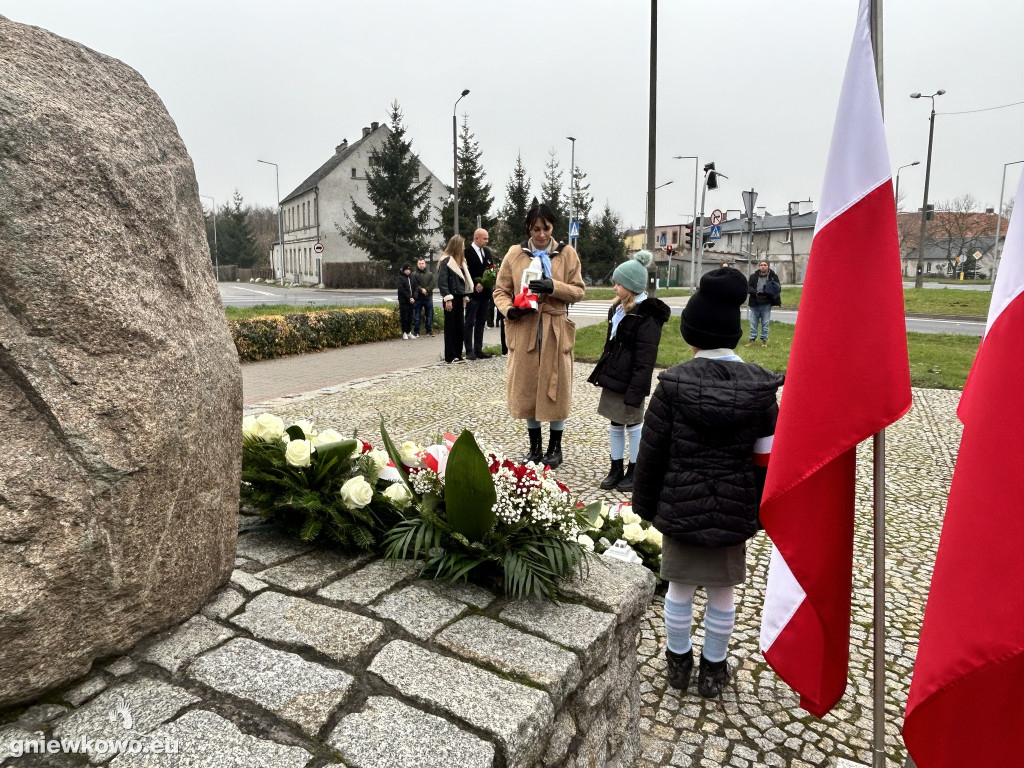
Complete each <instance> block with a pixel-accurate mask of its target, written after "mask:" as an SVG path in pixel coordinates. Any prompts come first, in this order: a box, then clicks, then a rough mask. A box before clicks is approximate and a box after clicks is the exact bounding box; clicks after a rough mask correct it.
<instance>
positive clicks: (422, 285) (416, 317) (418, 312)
mask: <svg viewBox="0 0 1024 768" xmlns="http://www.w3.org/2000/svg"><path fill="white" fill-rule="evenodd" d="M413 276H414V277H415V278H416V284H417V286H418V288H417V289H416V301H415V303H414V304H413V317H412V326H413V338H414V339H415V338H416V337H418V336H419V335H420V318H421V317H422V318H423V332H424V333H425V334H427V336H433V335H434V331H433V327H434V288H436V287H437V276H436V275H435V274H434V273H433V272H431V271H430V269H429V268H428V267H427V260H426V259H420V260H419V261H417V262H416V274H415V275H413Z"/></svg>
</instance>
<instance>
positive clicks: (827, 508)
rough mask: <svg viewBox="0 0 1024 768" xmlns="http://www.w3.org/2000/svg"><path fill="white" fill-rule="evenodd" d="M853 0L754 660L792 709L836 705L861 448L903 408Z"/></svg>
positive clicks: (891, 252)
mask: <svg viewBox="0 0 1024 768" xmlns="http://www.w3.org/2000/svg"><path fill="white" fill-rule="evenodd" d="M869 22H870V0H861V3H860V9H859V11H858V15H857V28H856V32H855V33H854V38H853V45H852V46H851V49H850V58H849V60H848V62H847V65H846V76H845V78H844V79H843V89H842V93H841V95H840V97H839V109H838V112H837V115H836V122H835V127H834V129H833V132H832V147H831V149H830V151H829V157H828V166H827V168H826V171H825V184H824V189H823V190H822V194H821V210H820V211H819V213H818V221H817V227H816V229H815V232H814V240H813V242H812V245H811V254H810V258H809V263H808V267H807V275H806V279H805V281H804V290H803V297H802V298H801V300H800V315H799V319H798V320H797V324H796V330H795V332H794V336H793V347H792V351H791V353H790V357H789V369H788V371H787V373H786V383H785V386H784V387H783V394H782V402H781V404H780V411H779V419H778V425H777V427H776V430H775V440H774V444H773V446H772V459H771V463H770V464H769V465H768V477H767V480H766V484H765V491H764V496H763V499H762V502H761V522H762V524H763V525H764V529H765V531H766V532H767V534H768V536H769V537H770V538H771V540H772V542H773V544H774V547H773V550H772V556H771V563H770V566H769V570H768V584H767V590H766V593H765V604H764V611H763V614H762V620H761V651H762V653H763V654H764V657H765V659H766V660H767V661H768V663H769V664H771V666H772V667H773V668H774V669H775V671H776V672H777V673H778V675H779V677H781V678H782V679H783V680H784V681H785V682H786V683H787V684H789V685H790V686H791V687H792V688H794V689H795V690H796V691H797V692H798V693H799V694H800V705H801V706H802V707H803V708H804V709H806V710H807V711H808V712H811V713H812V714H814V715H816V716H817V717H822V716H824V715H825V713H827V712H828V711H829V710H830V709H832V707H833V706H835V704H836V703H837V702H838V701H839V699H840V698H842V696H843V692H844V691H845V690H846V672H847V666H848V661H849V646H850V593H851V590H852V579H853V519H854V472H855V469H856V447H857V444H858V443H860V442H862V441H864V440H866V439H867V438H869V437H870V436H871V435H873V434H875V433H876V432H878V431H879V430H882V429H884V428H885V427H886V426H888V425H889V424H892V423H893V422H894V421H896V420H898V419H899V418H901V417H902V416H903V415H904V414H905V413H906V412H907V411H908V410H909V409H910V402H911V401H910V370H909V364H908V361H907V334H906V325H905V322H906V320H905V316H904V311H903V283H902V278H901V275H900V253H899V240H898V237H897V233H896V206H895V204H894V202H893V190H892V173H891V171H890V166H889V156H888V152H887V150H886V146H885V132H884V127H883V123H882V110H881V104H880V100H879V98H878V83H877V80H876V79H875V63H874V58H873V56H872V51H871V36H870V23H869Z"/></svg>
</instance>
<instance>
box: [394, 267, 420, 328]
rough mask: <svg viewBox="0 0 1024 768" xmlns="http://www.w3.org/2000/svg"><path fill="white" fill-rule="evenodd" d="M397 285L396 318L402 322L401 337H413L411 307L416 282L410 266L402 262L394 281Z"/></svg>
mask: <svg viewBox="0 0 1024 768" xmlns="http://www.w3.org/2000/svg"><path fill="white" fill-rule="evenodd" d="M395 283H396V285H397V286H398V319H399V321H400V322H401V323H402V338H403V339H415V338H417V337H416V335H415V334H414V333H413V332H412V308H413V305H414V304H415V303H416V292H417V287H418V286H417V283H416V278H415V277H413V276H412V267H410V266H409V265H408V264H403V265H402V269H401V270H400V271H399V273H398V279H397V280H396V281H395Z"/></svg>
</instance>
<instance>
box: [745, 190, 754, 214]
mask: <svg viewBox="0 0 1024 768" xmlns="http://www.w3.org/2000/svg"><path fill="white" fill-rule="evenodd" d="M756 202H757V192H755V191H754V190H750V191H749V192H747V191H744V192H743V210H744V212H745V213H746V214H747V218H748V219H749V218H752V217H753V215H754V203H756Z"/></svg>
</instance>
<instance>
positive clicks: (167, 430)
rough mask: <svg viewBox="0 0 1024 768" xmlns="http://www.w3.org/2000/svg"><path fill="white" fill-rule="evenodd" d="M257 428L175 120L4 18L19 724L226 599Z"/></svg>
mask: <svg viewBox="0 0 1024 768" xmlns="http://www.w3.org/2000/svg"><path fill="white" fill-rule="evenodd" d="M240 423H241V373H240V369H239V365H238V357H237V354H236V352H235V348H234V346H233V344H232V341H231V337H230V335H229V333H228V328H227V324H226V322H225V319H224V314H223V310H222V308H221V303H220V299H219V297H218V294H217V287H216V285H215V283H214V280H213V277H212V275H211V269H210V254H209V249H208V247H207V244H206V237H205V231H204V225H203V218H202V211H201V208H200V204H199V192H198V188H197V185H196V178H195V171H194V169H193V167H192V161H191V159H190V158H189V155H188V153H187V152H186V150H185V146H184V144H183V143H182V140H181V138H180V137H179V136H178V132H177V129H176V128H175V125H174V121H173V120H171V118H170V116H169V115H168V114H167V110H166V109H165V108H164V105H163V104H162V102H161V101H160V99H159V98H158V97H157V95H156V94H155V93H154V92H153V91H152V90H151V89H150V88H149V86H147V85H146V83H145V81H144V80H143V79H142V77H141V76H140V75H139V74H138V73H137V72H135V71H134V70H133V69H131V68H130V67H128V66H126V65H124V64H123V63H121V62H120V61H117V60H116V59H112V58H109V57H107V56H103V55H102V54H99V53H96V52H95V51H92V50H89V49H88V48H86V47H84V46H82V45H79V44H77V43H74V42H71V41H68V40H64V39H62V38H60V37H57V36H55V35H53V34H51V33H49V32H47V31H45V30H42V29H38V28H36V27H29V26H25V25H21V24H16V23H14V22H11V21H9V20H8V19H5V18H3V17H0V705H4V704H10V703H15V702H19V701H24V700H27V699H30V698H32V697H34V696H37V695H38V694H39V693H40V692H41V691H43V690H45V689H47V688H51V687H54V686H56V685H59V684H60V683H62V682H64V681H67V680H70V679H72V678H75V677H77V676H79V675H81V674H82V673H84V672H85V671H87V670H88V668H89V666H90V664H91V662H92V661H93V660H94V659H96V658H97V657H101V656H105V655H108V654H111V653H115V652H119V651H122V650H124V649H126V648H128V647H130V646H131V645H133V644H134V643H135V642H136V641H137V640H138V639H139V638H141V637H143V636H145V635H147V634H150V633H152V632H153V631H155V630H157V629H160V628H163V627H165V626H167V625H170V624H173V623H175V622H178V621H181V620H182V619H184V618H186V617H187V616H189V615H190V614H192V613H194V612H195V611H196V610H197V609H198V608H199V607H200V606H201V605H202V604H203V602H204V601H205V600H206V598H207V597H208V596H209V595H210V594H211V593H212V592H213V591H214V590H215V589H216V588H217V587H218V586H219V585H220V584H222V583H223V582H224V581H226V580H227V578H228V576H229V575H230V572H231V568H232V564H233V558H234V551H235V529H236V520H237V517H236V516H237V512H238V489H239V473H240V461H241V459H240V452H241V451H240V449H241V446H240Z"/></svg>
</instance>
